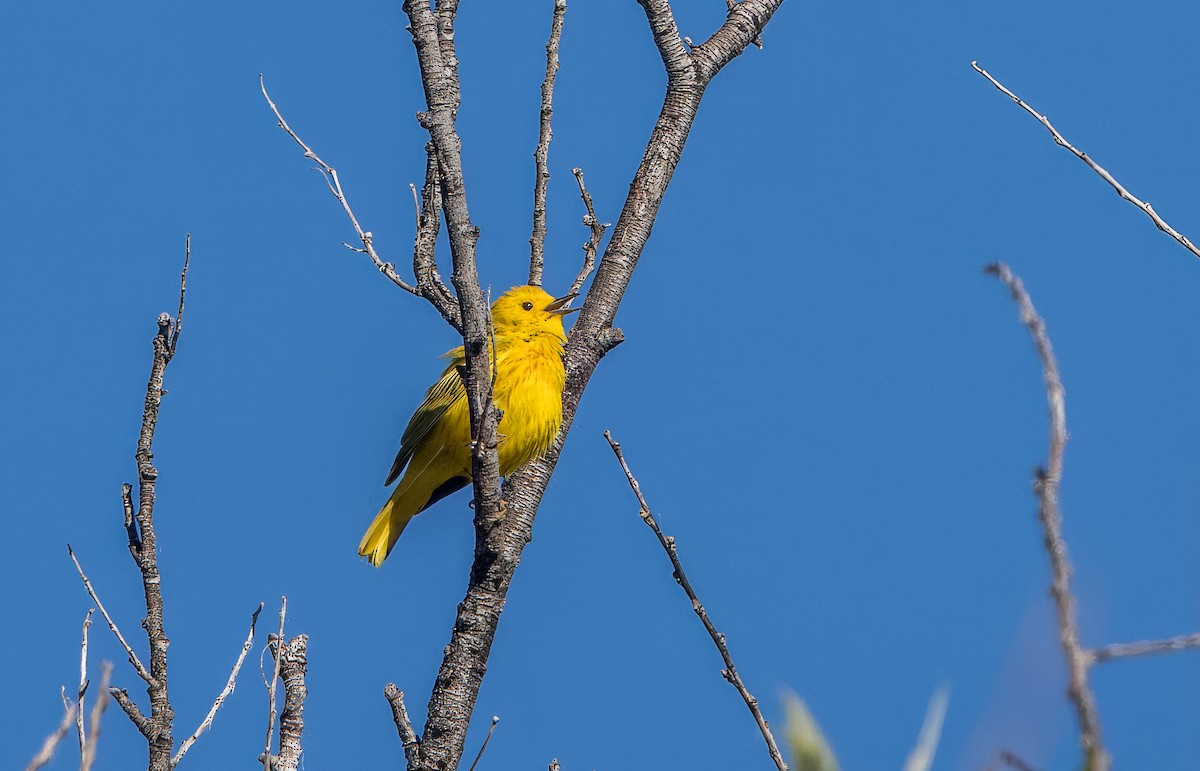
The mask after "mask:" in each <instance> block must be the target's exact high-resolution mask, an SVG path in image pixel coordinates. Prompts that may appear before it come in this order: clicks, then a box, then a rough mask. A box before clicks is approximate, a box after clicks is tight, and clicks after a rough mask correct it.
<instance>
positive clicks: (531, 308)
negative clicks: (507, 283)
mask: <svg viewBox="0 0 1200 771" xmlns="http://www.w3.org/2000/svg"><path fill="white" fill-rule="evenodd" d="M574 297H575V295H574V294H569V295H564V296H563V297H559V298H554V297H551V296H550V295H549V294H548V293H547V292H546V291H544V290H543V289H542V288H541V287H539V286H514V287H513V288H512V289H510V290H508V291H507V292H505V293H504V294H502V295H500V297H498V298H497V299H496V302H494V303H492V324H493V325H494V326H495V329H496V334H497V335H499V336H503V337H509V336H521V337H526V338H531V337H533V336H534V335H545V334H548V335H553V336H555V337H557V338H559V339H560V340H566V339H567V334H566V331H565V330H564V329H563V322H562V319H563V316H565V315H566V314H568V313H574V312H575V311H577V310H579V309H578V308H564V307H563V306H564V305H566V304H567V303H568V302H570V301H571V299H572V298H574Z"/></svg>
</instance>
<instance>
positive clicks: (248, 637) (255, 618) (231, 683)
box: [171, 602, 263, 766]
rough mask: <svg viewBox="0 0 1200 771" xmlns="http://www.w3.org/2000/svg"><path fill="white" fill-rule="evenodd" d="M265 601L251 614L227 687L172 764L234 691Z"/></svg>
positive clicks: (208, 726) (185, 742)
mask: <svg viewBox="0 0 1200 771" xmlns="http://www.w3.org/2000/svg"><path fill="white" fill-rule="evenodd" d="M262 609H263V603H261V602H260V603H258V609H257V610H255V611H254V613H252V614H250V633H249V634H247V635H246V642H244V643H242V652H241V653H239V654H238V657H237V661H236V662H234V665H233V671H232V672H230V673H229V679H228V680H227V681H226V682H225V688H224V689H223V690H222V691H221V693H220V694H218V695H217V698H216V700H215V701H214V702H213V705H212V707H211V708H209V710H208V714H207V715H205V716H204V720H202V721H201V722H200V725H199V726H198V727H197V728H196V730H195V731H193V732H192V735H191V736H189V737H188V738H186V739H184V740H183V742H182V743H181V744H180V745H179V751H178V752H176V753H175V757H173V758H171V765H172V766H177V765H179V761H181V760H183V756H184V755H186V754H187V751H188V750H190V749H191V748H192V745H193V744H195V743H196V739H198V738H200V734H202V733H204V732H205V731H207V730H208V729H209V728H211V727H212V722H213V718H214V717H216V716H217V710H219V709H220V708H221V705H222V704H224V703H225V699H226V698H228V696H229V694H231V693H233V688H234V685H235V684H236V683H237V676H238V672H240V671H241V669H242V662H243V661H245V660H246V654H247V653H249V652H250V649H251V648H253V647H254V625H255V624H257V623H258V614H259V613H262Z"/></svg>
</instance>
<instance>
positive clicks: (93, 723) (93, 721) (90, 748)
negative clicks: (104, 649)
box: [79, 661, 113, 771]
mask: <svg viewBox="0 0 1200 771" xmlns="http://www.w3.org/2000/svg"><path fill="white" fill-rule="evenodd" d="M112 673H113V665H112V663H111V662H108V661H104V662H101V664H100V694H99V695H98V696H97V697H96V703H95V704H93V705H92V712H91V714H90V715H89V716H88V726H89V733H88V739H87V742H86V743H85V744H84V746H83V748H82V751H81V752H80V758H79V771H89V769H91V767H92V764H93V763H95V762H96V748H97V747H99V746H100V718H101V717H103V716H104V711H105V710H106V709H108V702H109V700H110V698H111V696H110V694H109V692H108V691H109V689H108V684H109V683H110V682H111V681H112ZM79 711H80V712H82V711H83V702H82V701H80V703H79Z"/></svg>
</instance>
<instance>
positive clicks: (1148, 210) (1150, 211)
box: [971, 62, 1200, 257]
mask: <svg viewBox="0 0 1200 771" xmlns="http://www.w3.org/2000/svg"><path fill="white" fill-rule="evenodd" d="M971 67H972V68H973V69H974V70H975V71H976V72H978V73H979V74H980V75H982V76H983V77H985V78H987V80H988V82H990V83H991V84H992V85H993V86H995V87H996V88H997V89H999V90H1000V92H1001V93H1003V94H1004V95H1005V96H1007V97H1008V98H1009V99H1012V100H1013V101H1014V102H1016V103H1017V105H1018V106H1019V107H1020V108H1021V109H1023V110H1024V111H1025V112H1027V113H1029V114H1030V115H1032V116H1033V117H1035V118H1037V120H1038V123H1041V124H1042V125H1043V126H1045V127H1046V130H1047V131H1049V132H1050V135H1051V136H1052V137H1054V142H1055V143H1056V144H1057V145H1058V146H1059V147H1064V148H1066V149H1067V150H1070V151H1071V153H1072V154H1073V155H1074V156H1075V157H1076V158H1078V159H1079V160H1081V161H1083V162H1084V163H1086V164H1087V165H1088V168H1090V169H1091V170H1092V171H1094V172H1096V173H1097V174H1099V175H1100V178H1101V179H1103V180H1104V181H1105V182H1107V183H1108V184H1109V185H1111V186H1112V189H1113V190H1115V191H1116V192H1117V195H1119V196H1121V198H1123V199H1125V200H1126V201H1128V202H1129V203H1131V204H1133V205H1134V206H1136V207H1138V208H1139V209H1141V210H1142V211H1143V212H1144V213H1145V214H1146V216H1147V217H1149V218H1150V220H1151V222H1153V223H1154V225H1155V227H1157V228H1158V229H1159V230H1161V231H1162V232H1164V233H1166V234H1167V235H1169V236H1170V237H1171V238H1174V239H1175V240H1176V241H1177V242H1178V243H1179V244H1180V245H1181V246H1182V247H1183V248H1184V249H1187V250H1188V251H1189V252H1191V253H1192V255H1193V256H1195V257H1200V249H1197V248H1196V246H1195V244H1193V243H1192V242H1191V241H1189V240H1188V239H1187V237H1186V236H1184V235H1183V234H1182V233H1180V232H1179V231H1177V230H1175V228H1173V227H1171V226H1170V225H1168V224H1167V222H1166V220H1164V219H1163V218H1162V217H1160V216H1158V212H1156V211H1154V208H1153V207H1152V206H1150V204H1148V203H1146V202H1145V201H1143V200H1141V199H1140V198H1138V197H1137V196H1135V195H1134V194H1133V193H1130V192H1129V191H1128V190H1126V189H1125V187H1124V186H1122V185H1121V183H1120V182H1118V181H1117V180H1116V179H1114V178H1113V176H1112V175H1111V174H1109V173H1108V171H1106V170H1105V169H1104V167H1102V166H1101V165H1100V164H1098V163H1096V162H1095V161H1093V160H1092V159H1091V158H1089V157H1088V155H1087V154H1086V153H1083V152H1081V151H1079V150H1077V149H1076V148H1075V146H1074V145H1072V144H1071V143H1070V142H1068V141H1067V140H1066V138H1065V137H1063V135H1062V134H1060V133H1058V129H1056V128H1054V126H1052V125H1051V124H1050V121H1049V120H1047V118H1046V116H1045V115H1042V114H1041V113H1040V112H1038V111H1037V110H1035V109H1033V108H1032V107H1030V106H1029V105H1028V104H1026V103H1025V102H1024V101H1023V100H1022V99H1021V97H1019V96H1017V95H1016V94H1014V93H1013V92H1012V91H1009V90H1008V89H1007V88H1005V87H1004V86H1003V85H1001V83H1000V81H998V80H996V79H995V78H993V77H992V76H991V75H989V74H988V73H987V71H986V70H984V69H982V68H981V67H980V66H979V64H978V63H977V62H971Z"/></svg>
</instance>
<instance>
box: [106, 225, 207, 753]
mask: <svg viewBox="0 0 1200 771" xmlns="http://www.w3.org/2000/svg"><path fill="white" fill-rule="evenodd" d="M185 251H186V254H185V257H184V268H183V272H182V273H181V275H180V279H179V311H178V313H177V318H176V319H175V320H172V319H171V316H170V314H168V313H162V314H160V315H159V317H158V333H157V334H156V335H155V336H154V341H153V345H154V357H153V360H152V363H151V365H150V378H149V382H148V383H147V384H146V399H145V406H144V408H143V410H142V427H141V431H140V432H139V434H138V442H137V452H136V453H135V454H134V458H135V460H136V462H137V469H138V502H137V509H136V511H135V512H134V513H133V516H132V518H130V517H129V508H132V501H131V500H130V493H129V492H125V493H123V498H124V499H125V500H127V501H129V503H128V507H127V508H126V526H125V527H126V532H127V533H128V536H129V553H130V555H131V556H132V557H133V561H134V563H135V564H136V565H137V567H138V571H139V572H140V573H141V576H142V592H143V594H144V596H145V602H146V618H145V619H144V620H143V621H142V626H143V628H145V630H146V638H147V640H148V641H149V644H150V666H149V671H148V673H147V674H148V675H149V677H145V679H146V683H147V687H146V692H147V694H148V695H149V696H150V717H149V719H147V720H146V722H145V723H143V724H139V729H140V730H142V732H143V733H144V734H145V736H146V742H147V744H148V745H149V754H150V763H149V771H170V770H171V768H172V765H171V752H172V750H173V749H174V744H175V740H174V737H173V736H172V735H171V728H172V723H173V721H174V717H175V711H174V709H172V707H171V700H170V697H169V695H168V692H167V647H168V646H169V645H170V644H171V641H170V640H169V639H168V638H167V634H166V631H165V630H164V628H163V598H162V576H161V575H160V574H159V570H158V553H157V549H156V539H157V536H156V534H155V531H154V503H155V485H156V483H157V481H158V469H156V468H155V467H154V464H153V463H152V462H151V461H152V460H153V458H154V430H155V428H156V426H157V425H158V411H159V408H160V407H161V406H162V398H163V395H164V394H166V389H164V388H163V376H164V373H165V372H166V369H167V365H168V364H169V363H170V362H171V359H172V357H174V355H175V349H176V346H177V345H178V343H179V329H180V326H179V323H180V321H181V319H182V317H183V299H184V294H185V293H186V291H187V283H186V278H187V264H188V261H189V259H190V256H191V238H190V237H189V238H188V241H187V247H186V250H185ZM110 623H111V622H110ZM113 695H114V696H116V694H113ZM118 702H119V703H120V704H121V706H122V707H123V708H124V709H125V711H126V713H127V714H129V715H130V718H131V719H134V722H135V724H138V720H137V719H136V718H135V713H134V712H131V711H130V707H132V706H133V703H132V702H131V701H129V700H128V697H126V699H125V700H124V701H122V700H121V698H120V697H118ZM134 709H135V710H136V707H134Z"/></svg>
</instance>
